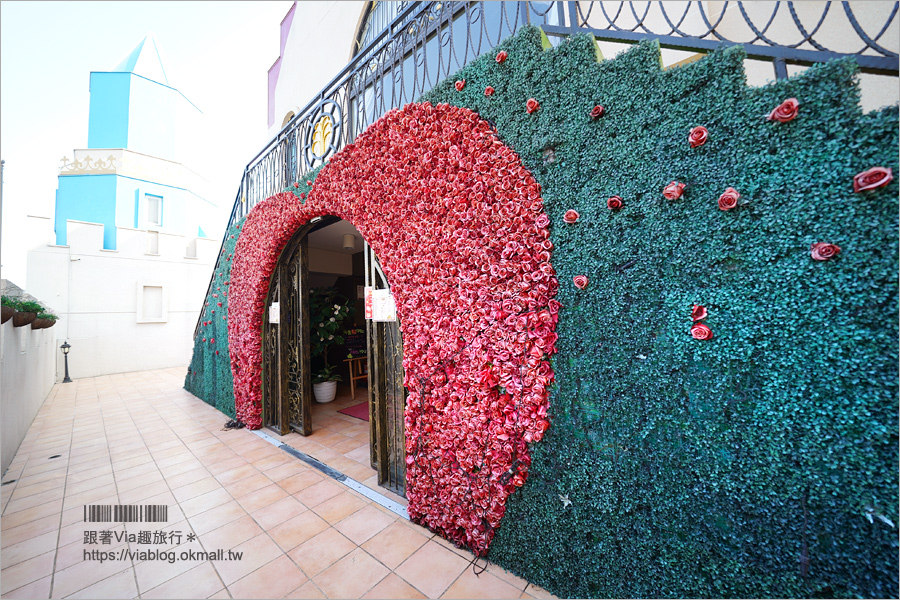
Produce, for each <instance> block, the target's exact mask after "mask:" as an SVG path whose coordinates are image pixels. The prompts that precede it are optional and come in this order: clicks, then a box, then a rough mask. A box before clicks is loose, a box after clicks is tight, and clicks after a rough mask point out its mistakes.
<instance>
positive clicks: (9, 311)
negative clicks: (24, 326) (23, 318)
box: [0, 296, 19, 323]
mask: <svg viewBox="0 0 900 600" xmlns="http://www.w3.org/2000/svg"><path fill="white" fill-rule="evenodd" d="M0 301H2V303H3V321H2V322H3V323H6V322H7V321H9V320H10V319H12V318H13V315H14V314H16V306H18V305H19V303H18V301H16V300H15V299H13V298H10V297H9V296H3V297H2V299H0Z"/></svg>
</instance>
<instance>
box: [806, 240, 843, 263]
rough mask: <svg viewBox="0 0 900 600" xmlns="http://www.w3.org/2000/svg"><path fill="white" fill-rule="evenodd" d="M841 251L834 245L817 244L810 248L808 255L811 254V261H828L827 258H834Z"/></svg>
mask: <svg viewBox="0 0 900 600" xmlns="http://www.w3.org/2000/svg"><path fill="white" fill-rule="evenodd" d="M840 251H841V249H840V248H839V247H838V246H835V245H834V244H826V243H824V242H818V243H816V244H813V245H812V247H811V248H810V254H812V257H813V260H828V259H829V258H833V257H834V256H836V255H837V254H838V253H839V252H840Z"/></svg>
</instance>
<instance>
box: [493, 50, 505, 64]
mask: <svg viewBox="0 0 900 600" xmlns="http://www.w3.org/2000/svg"><path fill="white" fill-rule="evenodd" d="M507 56H508V54H506V50H501V51H500V52H498V53H497V58H496V59H495V60H496V61H497V64H498V65H502V64H503V61H505V60H506V57H507Z"/></svg>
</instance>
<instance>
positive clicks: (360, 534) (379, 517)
mask: <svg viewBox="0 0 900 600" xmlns="http://www.w3.org/2000/svg"><path fill="white" fill-rule="evenodd" d="M396 520H397V516H396V515H394V516H393V518H392V517H389V516H388V515H386V514H384V513H383V512H381V511H380V510H378V509H377V508H375V506H374V505H372V504H368V505H366V506H364V507H363V508H361V509H359V510H358V511H356V512H355V513H353V514H352V515H350V516H349V517H346V518H344V519H342V520H341V521H339V522H338V523H336V524H335V526H334V528H335V529H337V530H338V531H340V532H341V533H342V534H344V535H345V536H347V537H348V538H349V539H350V540H352V541H353V542H354V543H355V544H357V545H361V544H364V543H365V542H367V541H368V540H369V539H370V538H372V537H374V536H375V535H377V534H378V533H379V532H381V531H382V530H383V529H384V528H385V527H387V526H388V525H390V524H391V523H393V522H394V521H396Z"/></svg>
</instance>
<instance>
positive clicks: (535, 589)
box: [523, 583, 556, 600]
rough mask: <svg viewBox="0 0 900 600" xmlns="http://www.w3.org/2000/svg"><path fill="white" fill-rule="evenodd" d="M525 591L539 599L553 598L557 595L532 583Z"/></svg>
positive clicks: (547, 599)
mask: <svg viewBox="0 0 900 600" xmlns="http://www.w3.org/2000/svg"><path fill="white" fill-rule="evenodd" d="M523 593H525V594H527V595H529V596H531V597H532V598H538V599H539V600H551V599H552V598H556V596H554V595H553V594H551V593H550V592H548V591H547V590H545V589H544V588H542V587H540V586H537V585H534V584H532V583H529V584H528V587H527V588H525V591H524V592H523Z"/></svg>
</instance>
